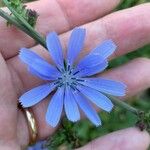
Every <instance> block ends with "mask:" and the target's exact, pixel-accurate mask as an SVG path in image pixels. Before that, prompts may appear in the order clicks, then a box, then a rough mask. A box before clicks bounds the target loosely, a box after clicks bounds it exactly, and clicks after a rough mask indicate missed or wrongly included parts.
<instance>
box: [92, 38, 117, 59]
mask: <svg viewBox="0 0 150 150" xmlns="http://www.w3.org/2000/svg"><path fill="white" fill-rule="evenodd" d="M116 48H117V46H116V44H115V43H114V42H113V41H112V40H106V41H104V42H103V43H102V44H100V45H98V46H97V47H96V48H95V49H93V50H92V52H91V54H92V53H95V54H97V55H99V56H101V57H102V58H103V59H107V58H108V57H109V56H110V55H111V54H113V52H114V51H115V50H116Z"/></svg>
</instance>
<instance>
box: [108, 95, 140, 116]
mask: <svg viewBox="0 0 150 150" xmlns="http://www.w3.org/2000/svg"><path fill="white" fill-rule="evenodd" d="M108 97H109V98H110V99H111V100H112V102H114V103H115V104H116V105H117V106H120V107H122V108H124V109H126V110H128V111H130V112H132V113H134V114H135V115H137V116H138V115H139V113H140V110H138V109H136V108H134V107H132V106H130V105H129V104H127V103H125V102H124V101H122V100H120V99H118V98H116V97H113V96H108Z"/></svg>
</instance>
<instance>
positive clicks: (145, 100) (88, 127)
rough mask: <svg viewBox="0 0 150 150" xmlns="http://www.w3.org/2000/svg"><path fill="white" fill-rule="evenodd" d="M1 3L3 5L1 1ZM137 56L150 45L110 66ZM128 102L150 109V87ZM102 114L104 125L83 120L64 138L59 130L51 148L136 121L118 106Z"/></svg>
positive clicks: (132, 0)
mask: <svg viewBox="0 0 150 150" xmlns="http://www.w3.org/2000/svg"><path fill="white" fill-rule="evenodd" d="M145 2H150V0H124V1H122V2H121V4H120V5H119V6H118V8H117V9H116V10H120V9H125V8H129V7H132V6H135V5H138V4H140V3H145ZM0 5H1V2H0ZM139 13H140V12H139ZM137 57H148V58H150V45H146V46H144V47H142V48H140V49H138V50H137V51H134V52H131V53H129V54H127V55H125V56H121V57H119V58H117V59H115V60H113V61H111V62H110V67H116V66H118V65H121V64H123V63H126V62H128V61H130V60H132V59H134V58H137ZM143 67H144V66H143ZM129 73H130V70H129ZM128 102H129V103H130V104H131V105H133V106H135V107H138V108H140V109H142V110H145V111H146V110H150V89H148V90H146V91H144V92H142V93H140V94H138V95H136V96H134V97H132V98H130V100H129V101H128ZM100 116H101V118H102V122H103V126H102V127H98V128H95V127H94V126H93V125H92V124H91V123H90V122H89V121H87V120H83V121H81V122H79V123H76V124H70V125H69V131H70V132H71V134H75V135H73V136H70V135H68V137H65V138H64V132H65V131H60V132H58V133H57V134H56V135H55V136H54V137H53V139H55V141H53V139H51V141H52V143H51V145H50V146H49V149H51V150H52V149H54V150H55V149H57V148H58V146H56V145H62V143H63V144H64V143H66V145H67V146H69V145H70V143H71V144H72V143H73V142H72V141H73V140H77V142H78V140H79V141H80V144H81V145H84V144H86V143H87V142H89V141H91V140H92V139H94V138H96V137H100V136H102V135H105V134H107V133H110V132H113V131H116V130H119V129H123V128H127V127H130V126H134V124H135V122H136V117H135V116H134V115H133V114H131V113H130V112H127V111H125V110H123V109H121V108H117V107H116V109H115V110H114V111H112V112H111V113H110V114H107V113H105V112H101V113H100ZM61 132H62V134H61ZM69 136H70V137H69ZM76 137H77V138H76ZM73 144H74V143H73ZM73 144H72V145H73ZM61 148H62V146H61ZM68 149H69V148H68Z"/></svg>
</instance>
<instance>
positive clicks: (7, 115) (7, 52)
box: [0, 0, 150, 150]
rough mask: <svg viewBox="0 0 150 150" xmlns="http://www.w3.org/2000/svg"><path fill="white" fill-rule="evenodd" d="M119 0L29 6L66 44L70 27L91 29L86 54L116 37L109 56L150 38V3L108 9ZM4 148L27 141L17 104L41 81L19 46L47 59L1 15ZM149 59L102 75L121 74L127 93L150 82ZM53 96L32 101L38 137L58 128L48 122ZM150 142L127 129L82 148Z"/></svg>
mask: <svg viewBox="0 0 150 150" xmlns="http://www.w3.org/2000/svg"><path fill="white" fill-rule="evenodd" d="M119 2H120V0H95V1H90V0H83V1H80V0H76V1H70V0H51V1H50V0H39V1H36V2H32V3H30V4H28V7H30V8H32V9H34V10H36V11H37V12H38V13H39V15H40V16H39V20H38V22H37V26H36V28H37V30H38V31H39V32H40V33H42V34H43V35H46V34H47V33H48V32H50V31H53V30H55V31H56V32H57V33H59V34H60V38H61V41H62V44H63V46H64V48H65V47H66V45H65V43H66V41H67V40H68V38H69V35H70V30H71V29H72V28H74V27H75V26H83V27H84V28H86V30H87V38H86V41H85V49H84V54H83V53H82V54H81V55H85V54H86V53H88V50H91V49H92V48H93V47H95V46H96V45H97V44H98V43H100V42H101V41H103V40H105V39H113V40H114V41H115V43H116V44H117V45H118V49H117V51H116V53H115V55H114V56H112V58H111V59H113V58H115V57H118V56H120V55H123V54H126V53H128V52H130V51H132V50H134V49H137V48H139V47H141V46H144V45H145V44H148V43H149V42H150V20H149V16H150V11H149V10H150V3H148V4H143V5H139V6H136V7H133V8H130V9H127V10H123V11H118V12H114V13H110V12H111V11H112V9H114V8H115V7H116V6H117V5H118V4H119ZM0 29H1V30H0V52H1V53H0V87H1V90H0V97H1V98H0V112H1V115H0V148H1V149H7V150H9V149H10V150H13V149H14V150H17V149H18V150H19V149H22V148H24V147H26V146H27V145H28V143H29V132H28V126H27V122H26V119H25V116H24V114H23V113H22V112H21V110H19V109H18V107H17V104H18V98H19V97H20V95H21V94H23V93H24V92H25V91H27V90H29V89H32V88H33V87H35V86H37V85H40V84H42V83H43V81H42V80H40V79H38V78H36V77H35V76H32V75H31V74H30V73H29V72H28V71H27V68H26V66H25V65H24V64H23V63H21V61H20V60H19V58H18V53H19V49H20V48H21V47H29V48H32V49H33V50H34V51H36V52H37V53H39V54H40V55H41V56H43V57H45V58H46V59H49V55H48V52H46V51H45V50H43V48H42V47H41V46H39V45H36V44H35V42H34V41H33V40H32V39H31V38H29V37H28V36H27V35H25V34H24V33H22V32H21V31H18V30H17V29H16V28H15V27H6V22H5V20H3V19H2V18H0ZM149 66H150V60H149V59H148V58H138V59H135V60H133V61H131V62H129V63H128V64H125V65H123V66H120V67H117V68H114V69H111V70H108V71H106V72H104V73H103V74H101V75H100V76H105V77H109V78H110V79H117V80H120V81H122V82H124V83H125V84H126V85H127V86H128V89H127V96H132V95H135V94H137V93H138V92H140V91H142V90H144V89H146V88H148V87H150V78H149V74H150V67H149ZM49 99H50V98H49V97H48V98H47V99H45V100H44V101H42V102H40V103H39V104H37V105H36V106H34V107H33V108H32V109H31V111H33V113H34V116H35V118H36V121H37V125H38V138H39V139H45V138H46V137H48V136H49V135H51V134H52V133H53V132H54V131H55V129H54V128H51V127H50V126H49V125H48V124H47V123H46V121H45V117H44V116H45V113H46V110H47V105H48V102H49ZM149 142H150V137H149V135H148V133H146V132H140V131H138V129H135V128H129V129H125V130H122V131H118V132H114V133H112V134H109V135H106V136H104V137H101V138H99V139H97V140H94V141H92V142H91V143H89V144H88V145H86V146H84V147H83V148H80V150H84V149H86V150H87V149H92V150H94V149H95V150H96V149H101V150H109V149H110V150H111V149H114V150H117V149H124V150H133V149H136V150H145V149H147V147H148V145H149Z"/></svg>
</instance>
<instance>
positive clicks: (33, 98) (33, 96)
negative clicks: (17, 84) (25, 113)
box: [19, 83, 55, 107]
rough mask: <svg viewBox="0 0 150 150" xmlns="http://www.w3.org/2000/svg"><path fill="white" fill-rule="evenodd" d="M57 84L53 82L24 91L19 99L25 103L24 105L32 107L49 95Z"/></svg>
mask: <svg viewBox="0 0 150 150" xmlns="http://www.w3.org/2000/svg"><path fill="white" fill-rule="evenodd" d="M54 88H55V86H54V84H53V83H47V84H44V85H41V86H38V87H36V88H33V89H32V90H30V91H28V92H26V93H24V94H23V95H22V96H21V97H20V98H19V101H20V102H21V104H22V105H23V107H31V106H33V105H35V104H37V103H39V102H40V101H41V100H42V99H44V98H45V97H47V96H48V95H49V94H50V93H51V92H52V91H53V90H54Z"/></svg>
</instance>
